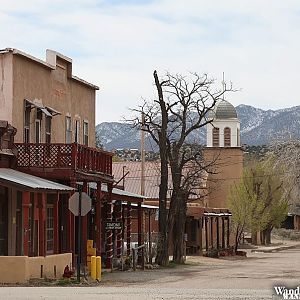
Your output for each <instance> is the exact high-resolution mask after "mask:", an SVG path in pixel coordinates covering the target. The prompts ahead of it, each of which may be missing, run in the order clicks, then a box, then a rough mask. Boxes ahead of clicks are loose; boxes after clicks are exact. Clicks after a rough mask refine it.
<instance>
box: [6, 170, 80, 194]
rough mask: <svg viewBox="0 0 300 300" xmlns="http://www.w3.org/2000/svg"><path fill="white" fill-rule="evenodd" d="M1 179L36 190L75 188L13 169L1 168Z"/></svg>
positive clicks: (68, 189)
mask: <svg viewBox="0 0 300 300" xmlns="http://www.w3.org/2000/svg"><path fill="white" fill-rule="evenodd" d="M0 181H2V182H3V181H4V182H9V183H11V184H14V185H19V186H22V187H26V188H29V189H34V190H48V191H70V192H71V191H73V190H74V189H73V188H71V187H69V186H66V185H63V184H60V183H56V182H53V181H50V180H47V179H43V178H40V177H37V176H33V175H29V174H26V173H22V172H19V171H16V170H13V169H7V168H0Z"/></svg>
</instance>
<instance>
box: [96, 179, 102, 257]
mask: <svg viewBox="0 0 300 300" xmlns="http://www.w3.org/2000/svg"><path fill="white" fill-rule="evenodd" d="M101 204H102V203H101V181H98V182H97V197H96V216H95V227H96V228H95V232H96V237H95V238H96V251H97V255H101V245H102V241H101V231H102V226H101V225H102V224H101V223H102V220H101Z"/></svg>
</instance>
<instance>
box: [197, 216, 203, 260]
mask: <svg viewBox="0 0 300 300" xmlns="http://www.w3.org/2000/svg"><path fill="white" fill-rule="evenodd" d="M198 222H199V223H200V230H199V255H202V254H203V252H202V246H203V245H202V230H203V218H202V217H200V218H199V220H198Z"/></svg>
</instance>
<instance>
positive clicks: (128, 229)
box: [126, 202, 131, 256]
mask: <svg viewBox="0 0 300 300" xmlns="http://www.w3.org/2000/svg"><path fill="white" fill-rule="evenodd" d="M126 238H127V241H126V242H127V246H126V248H127V256H130V253H131V245H130V244H131V203H130V202H127V215H126Z"/></svg>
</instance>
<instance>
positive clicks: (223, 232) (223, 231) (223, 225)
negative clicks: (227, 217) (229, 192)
mask: <svg viewBox="0 0 300 300" xmlns="http://www.w3.org/2000/svg"><path fill="white" fill-rule="evenodd" d="M222 248H223V249H225V224H224V217H222Z"/></svg>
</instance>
